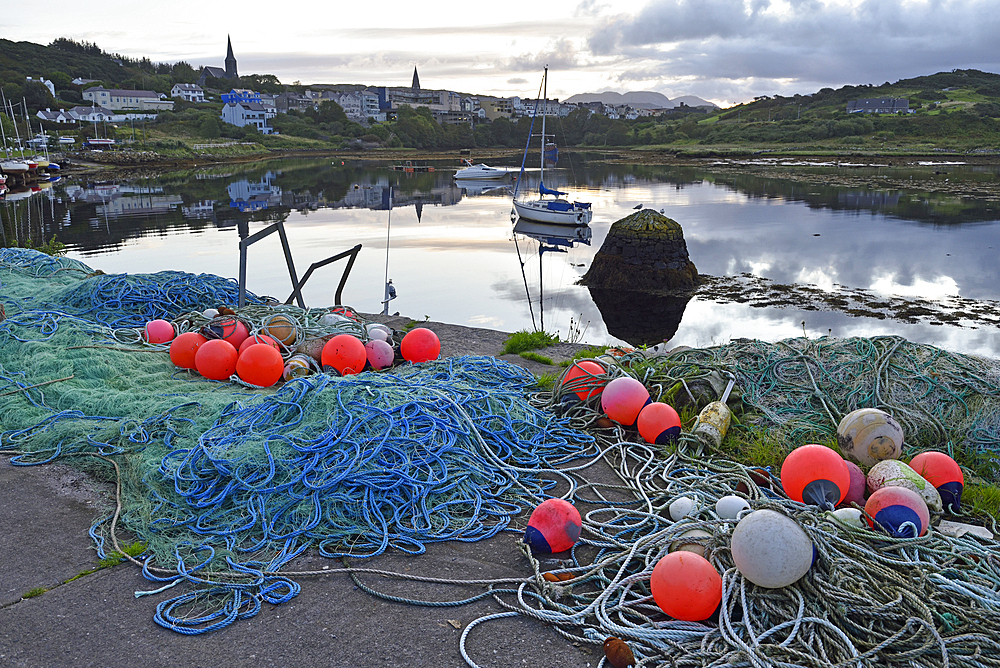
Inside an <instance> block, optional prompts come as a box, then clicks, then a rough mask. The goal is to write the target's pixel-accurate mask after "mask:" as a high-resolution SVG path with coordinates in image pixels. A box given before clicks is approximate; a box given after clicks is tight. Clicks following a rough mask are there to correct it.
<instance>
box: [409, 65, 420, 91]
mask: <svg viewBox="0 0 1000 668" xmlns="http://www.w3.org/2000/svg"><path fill="white" fill-rule="evenodd" d="M410 87H411V88H412V89H413V90H420V77H418V76H417V66H416V65H414V66H413V83H412V84H410Z"/></svg>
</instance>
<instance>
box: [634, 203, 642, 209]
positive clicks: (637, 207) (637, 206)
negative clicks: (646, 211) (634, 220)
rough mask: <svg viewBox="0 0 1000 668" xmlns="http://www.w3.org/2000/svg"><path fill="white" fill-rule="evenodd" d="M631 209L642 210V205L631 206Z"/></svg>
mask: <svg viewBox="0 0 1000 668" xmlns="http://www.w3.org/2000/svg"><path fill="white" fill-rule="evenodd" d="M632 208H633V209H641V208H642V204H636V205H635V206H633V207H632Z"/></svg>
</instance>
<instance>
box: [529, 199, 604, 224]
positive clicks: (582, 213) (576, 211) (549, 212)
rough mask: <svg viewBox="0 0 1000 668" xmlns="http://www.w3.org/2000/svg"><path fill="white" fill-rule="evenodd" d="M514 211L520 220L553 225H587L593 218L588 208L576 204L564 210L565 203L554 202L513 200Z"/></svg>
mask: <svg viewBox="0 0 1000 668" xmlns="http://www.w3.org/2000/svg"><path fill="white" fill-rule="evenodd" d="M553 205H559V208H553ZM514 210H515V211H517V215H518V216H520V217H521V218H525V219H527V220H534V221H536V222H539V223H552V224H554V225H589V224H590V219H591V217H592V216H593V212H592V211H591V210H590V207H586V208H584V207H582V206H579V205H577V204H570V205H569V207H568V208H566V203H565V202H559V201H556V200H530V201H526V202H519V201H517V200H514Z"/></svg>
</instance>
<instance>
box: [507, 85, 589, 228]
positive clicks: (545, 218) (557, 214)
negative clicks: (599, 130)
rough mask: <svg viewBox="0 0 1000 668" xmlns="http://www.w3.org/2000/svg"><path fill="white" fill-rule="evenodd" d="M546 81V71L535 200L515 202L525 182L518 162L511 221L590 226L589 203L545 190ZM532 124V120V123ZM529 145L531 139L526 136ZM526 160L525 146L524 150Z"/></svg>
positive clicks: (536, 110)
mask: <svg viewBox="0 0 1000 668" xmlns="http://www.w3.org/2000/svg"><path fill="white" fill-rule="evenodd" d="M548 78H549V68H548V67H546V68H545V73H544V74H543V75H542V100H543V103H542V135H541V138H542V141H541V146H540V152H541V160H540V167H541V170H540V172H539V175H540V176H539V183H538V199H520V200H519V199H518V198H517V196H518V191H519V190H520V187H521V183H522V182H523V181H524V178H523V177H524V162H523V161H522V163H521V174H520V175H519V176H518V179H517V186H516V187H515V188H514V202H513V204H514V209H513V210H512V211H511V212H510V215H511V220H512V221H513V220H514V217H515V215H516V216H517V217H520V218H526V219H528V220H534V221H537V222H540V223H554V224H556V225H589V224H590V219H591V217H592V216H593V211H592V210H591V208H590V202H570V201H569V200H567V199H565V197H564V196H565V195H566V193H564V192H562V191H561V190H553V189H551V188H546V187H545V148H546V146H545V139H546V136H545V117H546V115H547V107H548ZM537 116H538V105H537V104H536V105H535V117H536V118H537ZM532 124H534V121H532ZM528 143H529V145H530V143H531V137H530V136H529V137H528ZM524 152H525V157H527V153H528V146H525V149H524Z"/></svg>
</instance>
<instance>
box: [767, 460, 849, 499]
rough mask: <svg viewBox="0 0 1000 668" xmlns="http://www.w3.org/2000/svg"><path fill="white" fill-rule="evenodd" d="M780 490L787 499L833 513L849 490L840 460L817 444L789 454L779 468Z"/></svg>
mask: <svg viewBox="0 0 1000 668" xmlns="http://www.w3.org/2000/svg"><path fill="white" fill-rule="evenodd" d="M781 486H782V487H783V488H784V490H785V494H787V495H788V497H789V498H790V499H793V500H795V501H801V502H803V503H808V504H811V505H814V506H822V507H826V506H827V505H829V508H828V510H833V508H834V506H836V505H837V504H839V503H840V502H841V501H843V500H844V496H846V495H847V490H848V489H850V486H851V474H850V472H849V471H848V470H847V465H846V464H845V463H844V458H843V457H841V456H840V455H838V454H837V453H836V452H834V451H833V450H831V449H830V448H828V447H826V446H825V445H819V444H817V443H810V444H808V445H803V446H800V447H798V448H795V449H794V450H792V451H791V452H790V453H789V455H788V456H787V457H785V461H784V462H782V464H781Z"/></svg>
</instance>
